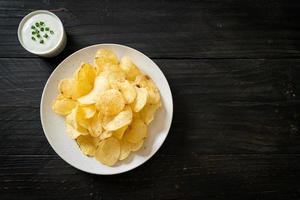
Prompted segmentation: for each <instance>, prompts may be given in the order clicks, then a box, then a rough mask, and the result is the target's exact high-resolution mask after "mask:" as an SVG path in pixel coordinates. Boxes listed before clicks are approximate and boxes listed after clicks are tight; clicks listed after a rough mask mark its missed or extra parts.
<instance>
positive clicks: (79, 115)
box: [76, 106, 91, 129]
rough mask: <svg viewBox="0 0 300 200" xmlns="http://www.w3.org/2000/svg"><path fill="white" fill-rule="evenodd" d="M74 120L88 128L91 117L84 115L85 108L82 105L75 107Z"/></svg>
mask: <svg viewBox="0 0 300 200" xmlns="http://www.w3.org/2000/svg"><path fill="white" fill-rule="evenodd" d="M76 122H77V123H78V124H79V125H80V126H82V127H83V128H85V129H89V127H90V125H91V119H90V118H87V117H86V112H85V109H84V107H82V106H78V107H77V112H76Z"/></svg>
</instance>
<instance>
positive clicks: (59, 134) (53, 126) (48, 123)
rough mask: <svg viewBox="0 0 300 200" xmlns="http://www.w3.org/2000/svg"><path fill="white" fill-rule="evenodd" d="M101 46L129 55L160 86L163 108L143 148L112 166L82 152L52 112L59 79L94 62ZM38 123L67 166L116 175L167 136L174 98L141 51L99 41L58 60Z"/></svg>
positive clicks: (141, 160) (138, 161) (143, 157)
mask: <svg viewBox="0 0 300 200" xmlns="http://www.w3.org/2000/svg"><path fill="white" fill-rule="evenodd" d="M100 48H107V49H111V50H112V51H114V52H115V53H116V54H117V55H118V56H119V58H121V57H122V56H124V55H127V56H129V57H130V58H131V59H132V60H133V61H134V63H135V64H136V65H137V66H138V67H139V68H140V69H141V70H142V71H143V72H144V73H146V74H148V75H149V76H150V77H151V78H152V79H153V81H154V82H155V83H156V85H157V87H158V88H159V91H160V94H161V100H162V108H160V109H159V111H158V112H157V113H156V115H155V119H154V120H153V122H152V123H151V124H150V126H149V129H148V137H147V138H146V140H145V143H144V146H143V148H141V149H140V150H139V151H138V152H135V153H132V154H131V155H130V156H129V157H128V158H127V159H125V160H124V161H119V162H118V163H117V164H116V165H115V166H113V167H108V166H105V165H102V164H101V163H100V162H98V161H97V160H96V159H94V158H89V157H87V156H85V155H83V154H82V153H81V151H80V149H79V147H78V145H77V144H76V142H75V140H72V139H70V138H69V137H67V135H66V133H65V132H66V128H65V124H64V118H63V117H61V116H59V115H57V114H55V113H54V112H53V111H52V109H51V106H52V102H53V100H54V99H55V97H56V96H57V95H58V89H57V86H58V83H59V81H60V80H61V79H63V78H66V77H70V76H72V74H73V73H74V71H75V70H76V69H77V68H78V66H79V65H80V63H81V62H83V61H84V62H89V63H93V58H94V55H95V53H96V51H97V50H98V49H100ZM40 112H41V113H40V114H41V122H42V126H43V129H44V132H45V135H46V137H47V139H48V142H49V143H50V145H51V146H52V148H53V149H54V151H55V152H56V153H57V154H58V155H59V156H60V157H61V158H62V159H63V160H65V161H66V162H67V163H69V164H70V165H72V166H74V167H76V168H78V169H80V170H82V171H85V172H89V173H93V174H103V175H109V174H118V173H122V172H126V171H129V170H132V169H134V168H136V167H138V166H140V165H141V164H143V163H144V162H146V161H147V160H148V159H150V158H151V157H152V156H153V155H154V154H155V153H156V152H157V150H158V149H159V148H160V146H161V145H162V144H163V142H164V140H165V139H166V137H167V135H168V132H169V129H170V126H171V122H172V117H173V99H172V94H171V90H170V86H169V84H168V82H167V79H166V77H165V76H164V74H163V73H162V71H161V70H160V69H159V67H158V66H157V65H156V64H155V63H154V62H153V61H152V60H151V59H150V58H148V57H147V56H145V55H144V54H143V53H141V52H139V51H137V50H135V49H132V48H130V47H127V46H123V45H118V44H98V45H93V46H89V47H86V48H83V49H81V50H79V51H77V52H75V53H73V54H72V55H70V56H69V57H68V58H66V59H65V60H64V61H63V62H61V63H60V64H59V65H58V66H57V68H56V69H55V70H54V71H53V73H52V74H51V76H50V77H49V79H48V81H47V83H46V85H45V88H44V91H43V94H42V99H41V107H40Z"/></svg>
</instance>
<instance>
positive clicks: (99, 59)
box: [95, 49, 119, 74]
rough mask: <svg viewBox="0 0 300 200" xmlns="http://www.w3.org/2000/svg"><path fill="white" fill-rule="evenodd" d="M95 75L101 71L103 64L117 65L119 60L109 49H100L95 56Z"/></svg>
mask: <svg viewBox="0 0 300 200" xmlns="http://www.w3.org/2000/svg"><path fill="white" fill-rule="evenodd" d="M95 64H96V71H97V74H99V73H100V72H102V71H103V69H104V66H105V64H113V65H118V64H119V60H118V57H117V56H116V54H114V52H112V51H111V50H109V49H100V50H98V51H97V53H96V56H95Z"/></svg>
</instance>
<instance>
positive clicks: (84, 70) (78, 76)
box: [75, 63, 96, 85]
mask: <svg viewBox="0 0 300 200" xmlns="http://www.w3.org/2000/svg"><path fill="white" fill-rule="evenodd" d="M95 77H96V71H95V68H94V67H93V66H92V65H90V64H88V63H83V64H82V65H81V66H80V68H79V69H78V71H77V72H76V73H75V80H78V81H86V82H88V84H90V85H94V81H95Z"/></svg>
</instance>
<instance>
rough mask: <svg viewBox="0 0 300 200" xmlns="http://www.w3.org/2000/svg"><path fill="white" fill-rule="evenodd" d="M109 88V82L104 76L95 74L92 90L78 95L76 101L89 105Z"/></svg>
mask: <svg viewBox="0 0 300 200" xmlns="http://www.w3.org/2000/svg"><path fill="white" fill-rule="evenodd" d="M108 89H109V82H108V80H107V78H106V77H105V76H101V75H100V76H97V77H96V79H95V82H94V88H93V90H92V91H91V92H90V93H88V94H87V95H85V96H83V97H80V98H79V99H78V102H79V103H81V104H85V105H89V104H94V103H96V101H97V98H98V96H99V94H101V93H102V92H104V91H106V90H108Z"/></svg>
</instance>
